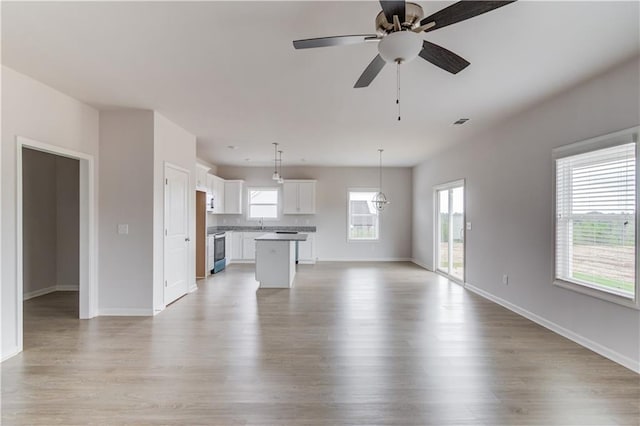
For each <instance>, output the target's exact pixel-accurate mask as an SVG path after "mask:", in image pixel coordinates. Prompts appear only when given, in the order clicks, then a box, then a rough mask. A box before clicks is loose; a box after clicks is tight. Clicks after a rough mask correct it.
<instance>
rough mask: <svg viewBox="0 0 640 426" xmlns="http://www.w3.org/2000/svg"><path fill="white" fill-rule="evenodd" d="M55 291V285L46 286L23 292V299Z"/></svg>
mask: <svg viewBox="0 0 640 426" xmlns="http://www.w3.org/2000/svg"><path fill="white" fill-rule="evenodd" d="M54 291H56V286H55V285H52V286H50V287H45V288H39V289H38V290H33V291H28V292H26V293H24V294H23V296H22V300H29V299H33V298H34V297H39V296H44V295H45V294H49V293H53V292H54Z"/></svg>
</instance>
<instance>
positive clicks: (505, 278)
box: [502, 274, 509, 285]
mask: <svg viewBox="0 0 640 426" xmlns="http://www.w3.org/2000/svg"><path fill="white" fill-rule="evenodd" d="M502 284H504V285H509V275H507V274H503V275H502Z"/></svg>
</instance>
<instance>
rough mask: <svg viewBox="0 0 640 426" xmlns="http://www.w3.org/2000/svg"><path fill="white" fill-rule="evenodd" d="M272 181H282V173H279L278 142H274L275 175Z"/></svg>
mask: <svg viewBox="0 0 640 426" xmlns="http://www.w3.org/2000/svg"><path fill="white" fill-rule="evenodd" d="M271 179H273V180H275V181H279V180H280V173H278V142H273V175H272V176H271Z"/></svg>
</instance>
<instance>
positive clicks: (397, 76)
mask: <svg viewBox="0 0 640 426" xmlns="http://www.w3.org/2000/svg"><path fill="white" fill-rule="evenodd" d="M396 64H397V65H396V66H397V68H396V83H397V91H396V105H398V121H400V61H398V62H397V63H396Z"/></svg>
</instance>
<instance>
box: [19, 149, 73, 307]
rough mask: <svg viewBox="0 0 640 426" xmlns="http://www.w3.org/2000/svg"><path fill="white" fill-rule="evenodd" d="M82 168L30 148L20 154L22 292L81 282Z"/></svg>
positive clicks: (63, 286) (66, 288) (32, 291)
mask: <svg viewBox="0 0 640 426" xmlns="http://www.w3.org/2000/svg"><path fill="white" fill-rule="evenodd" d="M79 166H80V164H79V162H78V160H73V159H70V158H65V157H60V156H57V155H53V154H48V153H45V152H41V151H36V150H32V149H28V148H24V149H23V156H22V178H23V181H22V182H23V183H22V188H23V189H22V191H23V195H22V200H23V210H22V218H23V222H22V223H23V232H24V238H23V247H22V249H23V254H24V257H23V273H24V275H23V280H24V283H23V294H24V295H25V296H26V297H29V296H31V295H33V294H34V292H38V291H41V290H44V289H49V290H54V289H56V288H57V289H64V290H77V289H78V286H79V284H80V275H79V271H80V265H79V258H80V252H79V248H80V216H79V215H80V191H79V185H80V182H79V176H80V167H79Z"/></svg>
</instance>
